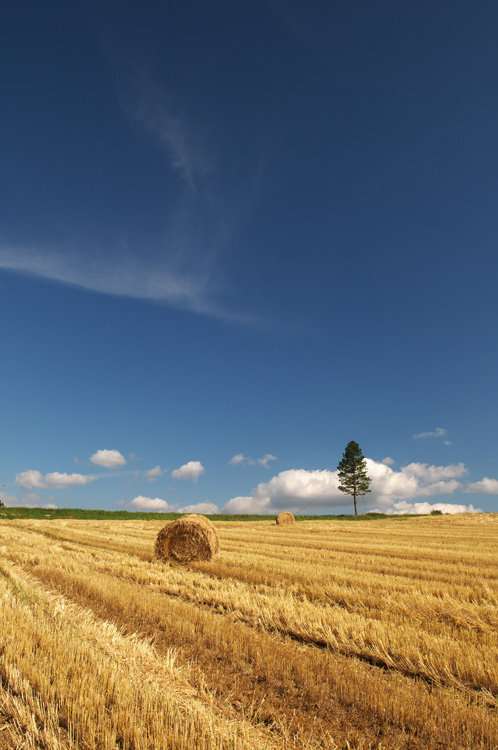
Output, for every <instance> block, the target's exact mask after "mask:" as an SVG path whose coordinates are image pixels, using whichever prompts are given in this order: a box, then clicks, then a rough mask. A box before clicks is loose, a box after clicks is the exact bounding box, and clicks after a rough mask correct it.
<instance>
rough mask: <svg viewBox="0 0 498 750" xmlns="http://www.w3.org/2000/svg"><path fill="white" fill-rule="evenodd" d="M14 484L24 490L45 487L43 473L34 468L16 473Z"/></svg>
mask: <svg viewBox="0 0 498 750" xmlns="http://www.w3.org/2000/svg"><path fill="white" fill-rule="evenodd" d="M16 484H17V485H19V487H22V488H23V489H25V490H33V489H35V488H41V487H45V483H44V479H43V475H42V474H41V472H39V471H36V470H35V469H28V471H21V473H20V474H17V475H16Z"/></svg>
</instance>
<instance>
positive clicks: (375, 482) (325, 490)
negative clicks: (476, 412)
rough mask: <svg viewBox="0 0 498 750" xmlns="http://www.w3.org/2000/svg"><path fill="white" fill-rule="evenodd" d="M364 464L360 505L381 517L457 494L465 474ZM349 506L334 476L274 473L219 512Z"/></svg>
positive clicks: (456, 469)
mask: <svg viewBox="0 0 498 750" xmlns="http://www.w3.org/2000/svg"><path fill="white" fill-rule="evenodd" d="M366 463H367V473H368V475H369V476H370V477H371V479H372V483H371V485H370V489H371V493H369V494H368V495H366V496H364V500H365V503H366V505H367V506H368V507H372V505H378V506H379V509H380V510H381V511H382V512H387V509H388V508H393V507H394V503H395V502H399V501H402V500H412V499H415V498H419V497H430V496H434V495H445V494H452V493H454V492H455V491H456V490H458V489H461V487H462V483H461V482H460V481H458V480H459V478H460V477H462V476H464V475H465V474H466V473H467V469H466V468H465V466H464V464H451V465H449V466H429V465H428V464H422V463H411V464H408V466H405V467H402V468H401V469H400V470H399V471H394V470H393V469H392V468H391V467H390V466H387V465H386V464H385V463H383V462H382V463H381V462H377V461H373V460H372V459H369V458H367V459H366ZM361 502H362V501H361ZM350 504H352V500H351V498H350V497H349V496H347V495H345V494H344V493H343V492H341V491H340V490H339V481H338V476H337V471H334V472H332V471H326V470H315V471H307V470H305V469H290V470H288V471H283V472H280V474H277V475H276V476H274V477H273V478H272V479H271V480H270V481H269V482H261V483H260V484H258V485H257V487H255V489H254V490H253V491H252V492H251V494H250V495H249V496H238V497H234V498H232V499H231V500H229V501H228V503H226V505H225V506H224V508H223V512H225V513H276V512H279V511H280V510H290V511H293V512H298V511H304V510H305V509H306V508H308V507H309V508H310V509H312V510H315V511H325V510H332V509H336V508H344V507H346V506H349V505H350ZM462 507H465V506H462Z"/></svg>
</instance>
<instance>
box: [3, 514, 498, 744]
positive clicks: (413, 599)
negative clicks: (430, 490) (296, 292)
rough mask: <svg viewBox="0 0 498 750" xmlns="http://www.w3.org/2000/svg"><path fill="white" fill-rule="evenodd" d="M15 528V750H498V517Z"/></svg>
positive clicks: (9, 706) (9, 641)
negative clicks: (193, 532)
mask: <svg viewBox="0 0 498 750" xmlns="http://www.w3.org/2000/svg"><path fill="white" fill-rule="evenodd" d="M214 525H215V528H216V532H217V534H218V537H219V541H220V549H219V551H218V553H217V555H216V557H215V558H213V559H212V560H209V561H204V562H196V563H191V564H190V565H188V566H180V567H178V566H175V567H173V566H170V565H168V564H166V565H165V564H164V562H163V561H160V560H157V559H155V557H154V549H155V542H156V538H157V535H158V532H159V531H160V529H161V528H162V527H163V526H164V522H162V521H149V522H147V523H143V522H140V521H79V520H71V519H69V520H63V521H59V520H53V519H52V520H43V519H42V520H35V519H33V520H21V519H17V520H16V519H9V520H2V519H0V598H1V604H0V606H1V613H2V616H1V618H0V748H1V750H6V749H7V748H15V747H26V748H33V749H34V748H45V750H56V749H57V750H59V749H60V750H66V748H67V749H69V748H75V749H77V750H89V749H94V750H97V749H99V750H100V749H101V748H102V749H105V750H111V749H112V750H118V748H119V750H125V748H126V749H129V750H156V748H157V749H158V750H161V749H164V750H166V749H167V750H176V749H177V748H178V749H183V748H185V749H186V748H200V750H225V748H226V750H228V749H229V748H238V749H239V750H263V749H264V748H266V749H267V750H284V748H286V749H287V748H293V749H294V750H318V749H319V748H322V749H325V748H326V749H330V750H332V749H336V750H342V749H344V750H346V749H347V748H349V749H350V750H367V749H370V750H432V749H433V750H436V748H440V749H441V750H443V749H444V750H451V749H454V750H464V749H466V750H478V749H480V750H492V749H493V748H496V746H497V745H498V706H497V700H498V554H497V553H498V515H469V516H440V517H421V518H417V519H408V520H405V521H403V522H397V521H393V520H389V519H387V520H379V521H372V520H370V521H365V522H362V521H356V522H347V521H337V522H334V521H311V522H300V523H296V524H294V525H290V526H286V527H284V528H277V527H276V526H275V523H274V521H271V520H268V521H262V522H255V523H250V522H249V523H236V522H222V521H220V522H216V523H215V524H214Z"/></svg>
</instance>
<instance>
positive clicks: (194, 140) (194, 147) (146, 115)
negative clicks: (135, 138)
mask: <svg viewBox="0 0 498 750" xmlns="http://www.w3.org/2000/svg"><path fill="white" fill-rule="evenodd" d="M118 91H119V99H120V102H121V106H122V107H123V110H124V112H125V114H126V116H127V117H128V120H129V122H130V125H131V126H132V127H133V128H134V129H138V130H142V131H144V132H146V133H147V134H148V135H149V136H151V137H152V138H153V139H154V141H155V142H156V144H157V145H158V146H159V148H160V149H161V150H162V151H163V152H164V153H165V155H166V157H167V159H168V162H169V164H170V166H171V168H172V169H173V170H174V171H175V172H177V173H178V174H179V175H180V177H181V178H182V179H183V180H184V181H185V182H186V183H187V184H188V185H189V186H190V187H191V188H192V189H193V190H195V189H196V186H197V183H198V181H199V179H201V178H202V177H204V176H206V175H207V174H208V173H209V171H210V170H211V164H210V159H209V157H208V155H207V153H208V151H207V147H206V144H205V143H203V142H202V136H201V134H200V132H199V130H198V129H197V128H195V126H194V125H193V124H192V122H191V120H189V119H188V118H187V117H186V116H185V115H182V114H181V113H180V111H179V104H178V102H177V101H174V99H173V97H172V95H171V94H170V93H169V92H168V91H167V90H166V89H165V88H164V87H163V86H160V85H158V84H157V83H156V82H155V81H154V79H153V77H152V76H151V75H150V73H148V72H146V71H145V70H143V69H141V70H135V71H134V73H133V74H132V75H131V76H129V77H127V78H126V80H123V79H121V81H120V84H119V86H118Z"/></svg>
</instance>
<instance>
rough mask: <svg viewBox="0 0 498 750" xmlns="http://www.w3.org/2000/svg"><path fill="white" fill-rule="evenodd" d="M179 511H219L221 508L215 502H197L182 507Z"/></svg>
mask: <svg viewBox="0 0 498 750" xmlns="http://www.w3.org/2000/svg"><path fill="white" fill-rule="evenodd" d="M178 512H179V513H219V512H220V509H219V508H218V506H217V505H215V504H214V503H196V504H195V505H186V506H185V507H184V508H180V510H179V511H178Z"/></svg>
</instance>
